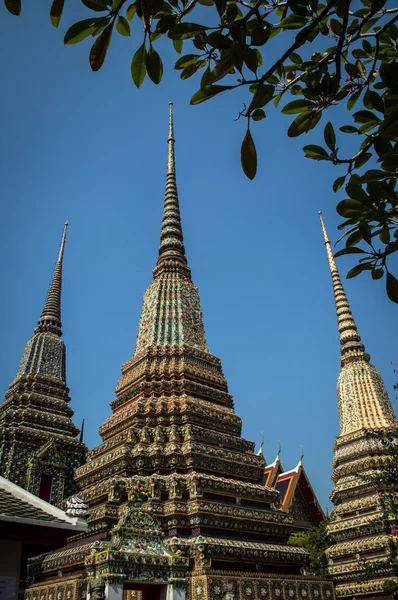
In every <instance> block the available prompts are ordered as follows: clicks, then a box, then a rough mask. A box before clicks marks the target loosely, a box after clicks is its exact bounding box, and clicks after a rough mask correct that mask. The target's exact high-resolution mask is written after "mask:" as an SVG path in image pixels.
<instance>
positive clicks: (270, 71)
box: [247, 0, 337, 116]
mask: <svg viewBox="0 0 398 600" xmlns="http://www.w3.org/2000/svg"><path fill="white" fill-rule="evenodd" d="M336 2H337V0H331V1H330V2H329V4H327V5H326V6H325V8H324V9H323V11H322V12H321V13H320V14H319V15H318V16H317V18H316V19H314V21H313V22H312V23H311V25H309V27H308V29H307V31H306V32H305V33H304V34H302V30H301V31H300V32H299V33H298V35H297V38H296V41H295V42H294V43H293V44H292V45H291V46H290V48H288V49H287V50H286V51H285V52H284V53H283V54H282V56H281V57H280V58H278V60H277V61H276V62H275V63H274V64H273V65H272V67H270V68H269V69H268V71H266V72H265V73H264V75H262V76H261V78H260V79H259V85H258V88H257V91H256V92H255V94H254V96H253V98H252V101H251V102H250V105H249V108H248V110H247V115H248V116H250V114H251V113H252V111H253V107H254V105H255V99H256V96H257V95H258V93H259V91H260V89H261V87H262V85H263V83H264V81H266V79H268V77H270V76H271V75H272V74H273V73H274V71H275V70H276V69H277V68H278V67H279V65H281V64H282V63H283V62H284V61H285V60H286V59H287V58H288V57H289V56H290V54H291V53H292V52H294V51H295V50H297V48H299V47H300V46H301V45H302V43H303V42H304V41H305V40H306V39H307V37H308V36H309V34H310V33H311V32H312V31H313V30H314V29H315V27H316V26H317V25H318V24H319V23H320V22H321V21H322V19H324V18H325V17H326V16H327V15H328V14H329V11H330V9H331V8H332V7H333V6H334V5H335V4H336Z"/></svg>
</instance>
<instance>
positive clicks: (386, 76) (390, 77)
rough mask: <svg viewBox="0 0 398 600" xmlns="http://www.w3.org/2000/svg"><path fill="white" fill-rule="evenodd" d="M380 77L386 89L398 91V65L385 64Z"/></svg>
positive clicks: (381, 67)
mask: <svg viewBox="0 0 398 600" xmlns="http://www.w3.org/2000/svg"><path fill="white" fill-rule="evenodd" d="M379 75H380V77H381V80H382V82H383V83H384V85H385V86H386V87H388V88H389V89H390V90H393V91H395V92H397V91H398V63H397V62H393V63H383V64H381V65H380V71H379Z"/></svg>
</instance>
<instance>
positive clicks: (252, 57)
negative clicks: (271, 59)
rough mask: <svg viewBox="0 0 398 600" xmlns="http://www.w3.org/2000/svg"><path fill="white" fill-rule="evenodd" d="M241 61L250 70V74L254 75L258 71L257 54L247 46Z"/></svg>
mask: <svg viewBox="0 0 398 600" xmlns="http://www.w3.org/2000/svg"><path fill="white" fill-rule="evenodd" d="M243 60H244V63H245V65H246V66H247V67H248V69H250V71H252V73H256V71H257V69H258V56H257V52H256V51H255V50H253V48H249V47H248V46H245V47H244V49H243Z"/></svg>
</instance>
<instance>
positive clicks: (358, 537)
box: [320, 214, 398, 600]
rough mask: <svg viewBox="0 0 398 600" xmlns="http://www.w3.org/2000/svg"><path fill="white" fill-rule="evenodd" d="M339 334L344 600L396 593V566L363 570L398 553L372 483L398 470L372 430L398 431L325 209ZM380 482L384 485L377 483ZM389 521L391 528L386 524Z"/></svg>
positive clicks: (331, 567)
mask: <svg viewBox="0 0 398 600" xmlns="http://www.w3.org/2000/svg"><path fill="white" fill-rule="evenodd" d="M320 218H321V226H322V230H323V235H324V240H325V245H326V251H327V257H328V261H329V267H330V271H331V275H332V282H333V292H334V299H335V303H336V310H337V320H338V329H339V333H340V344H341V348H340V356H341V370H340V374H339V378H338V384H337V392H338V406H339V417H340V434H339V436H338V437H337V439H336V442H335V445H334V460H333V475H332V480H333V482H334V487H333V490H332V492H331V495H330V498H331V500H332V502H333V504H334V505H335V508H334V509H333V511H332V512H331V515H330V523H329V526H328V533H329V539H330V542H331V545H330V547H329V549H328V550H327V552H326V554H327V558H328V565H327V567H326V569H325V574H326V575H328V576H330V577H331V578H332V579H333V581H334V583H335V591H336V596H337V597H339V598H347V599H348V598H350V599H351V598H353V597H355V598H357V599H358V600H359V598H377V597H379V596H380V597H383V598H390V597H392V596H390V595H388V594H387V595H386V593H385V592H384V591H383V583H384V582H385V581H386V579H392V580H395V582H396V583H398V577H397V576H396V568H394V567H393V566H388V564H387V566H385V567H383V568H381V569H379V570H378V571H377V570H374V574H373V576H371V577H369V576H367V577H365V576H364V574H365V573H368V572H369V571H368V570H367V571H365V569H369V567H370V568H371V567H372V565H373V566H375V565H376V564H377V563H379V564H380V562H381V563H382V562H386V559H387V563H388V562H389V561H388V559H389V557H392V556H393V555H395V554H396V552H397V549H396V543H397V542H396V539H397V538H396V536H393V535H392V534H391V533H389V531H390V530H391V527H392V526H393V523H392V522H391V526H388V520H389V518H388V514H386V503H385V501H384V499H383V493H384V492H385V490H383V489H380V487H379V486H378V484H377V483H375V482H374V481H372V476H373V475H375V474H380V473H381V472H383V470H384V469H388V468H391V467H394V466H395V468H396V465H395V463H394V462H393V461H394V460H395V459H394V458H393V457H392V456H391V454H389V453H388V449H387V447H386V445H385V444H383V443H382V441H381V440H380V439H379V438H375V437H374V436H373V435H372V434H373V432H375V431H379V432H386V431H389V430H390V431H394V430H396V428H397V425H398V424H397V420H396V418H395V416H394V411H393V409H392V406H391V402H390V400H389V398H388V394H387V391H386V389H385V386H384V383H383V380H382V378H381V376H380V374H379V372H378V371H377V369H376V368H375V367H374V366H373V365H371V364H370V362H369V361H370V356H369V354H367V353H366V352H365V348H364V345H363V344H362V342H361V338H360V336H359V334H358V330H357V327H356V324H355V321H354V317H353V315H352V312H351V309H350V305H349V303H348V300H347V296H346V294H345V291H344V288H343V285H342V283H341V280H340V276H339V272H338V270H337V266H336V262H335V260H334V257H333V252H332V249H331V245H330V241H329V238H328V235H327V233H326V229H325V225H324V222H323V219H322V214H320ZM379 485H380V484H379ZM386 522H387V526H386Z"/></svg>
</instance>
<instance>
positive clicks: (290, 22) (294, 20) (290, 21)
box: [279, 14, 308, 29]
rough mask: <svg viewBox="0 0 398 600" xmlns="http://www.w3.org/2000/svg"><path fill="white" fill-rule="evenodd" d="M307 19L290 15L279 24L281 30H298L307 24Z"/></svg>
mask: <svg viewBox="0 0 398 600" xmlns="http://www.w3.org/2000/svg"><path fill="white" fill-rule="evenodd" d="M307 21H308V17H304V16H299V15H295V14H291V15H289V16H288V17H285V18H284V19H282V21H281V22H280V23H279V27H280V28H281V29H300V28H301V27H304V25H306V24H307Z"/></svg>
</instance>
